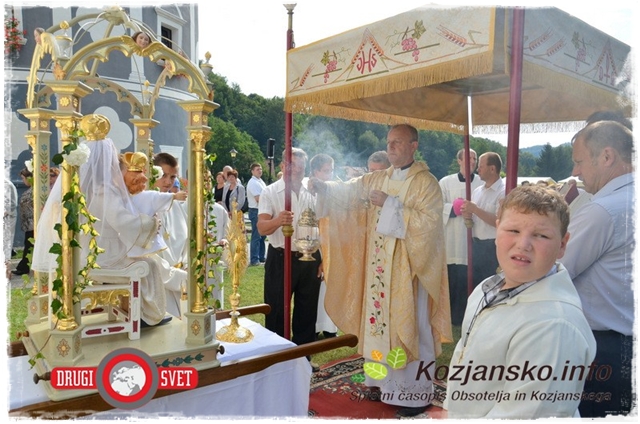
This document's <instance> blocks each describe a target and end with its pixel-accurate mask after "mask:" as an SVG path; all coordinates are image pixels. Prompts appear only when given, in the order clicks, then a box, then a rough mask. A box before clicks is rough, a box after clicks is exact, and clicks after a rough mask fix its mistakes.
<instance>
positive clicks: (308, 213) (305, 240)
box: [293, 207, 320, 261]
mask: <svg viewBox="0 0 640 424" xmlns="http://www.w3.org/2000/svg"><path fill="white" fill-rule="evenodd" d="M297 227H298V228H297V229H296V231H295V234H294V239H293V242H294V243H295V245H296V246H297V247H298V249H299V250H300V252H302V257H301V258H300V260H301V261H315V258H314V257H313V256H311V255H313V254H314V253H315V252H316V251H317V250H318V247H320V229H319V228H318V219H317V218H316V213H315V212H314V211H313V209H311V208H310V207H308V208H306V209H305V210H304V211H303V212H302V214H301V215H300V219H299V220H298V226H297Z"/></svg>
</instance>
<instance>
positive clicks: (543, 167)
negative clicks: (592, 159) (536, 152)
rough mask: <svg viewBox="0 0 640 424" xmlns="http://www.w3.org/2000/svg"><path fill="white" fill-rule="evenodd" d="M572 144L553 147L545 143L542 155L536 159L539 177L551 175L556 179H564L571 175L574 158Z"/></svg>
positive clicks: (536, 169) (536, 170)
mask: <svg viewBox="0 0 640 424" xmlns="http://www.w3.org/2000/svg"><path fill="white" fill-rule="evenodd" d="M571 150H572V149H571V146H570V145H568V144H563V145H561V146H558V147H552V146H551V144H549V143H547V144H545V146H544V148H543V149H542V152H540V157H538V159H537V160H536V166H535V172H536V174H537V176H539V177H551V178H553V179H554V180H555V181H559V180H562V179H564V178H567V177H569V176H570V175H571V171H572V170H573V160H572V158H571Z"/></svg>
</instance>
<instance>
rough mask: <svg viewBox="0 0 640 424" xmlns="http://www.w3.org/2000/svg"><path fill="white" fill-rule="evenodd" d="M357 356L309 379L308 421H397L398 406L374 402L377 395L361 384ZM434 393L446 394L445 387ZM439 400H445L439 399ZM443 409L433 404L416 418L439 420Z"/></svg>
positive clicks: (340, 361)
mask: <svg viewBox="0 0 640 424" xmlns="http://www.w3.org/2000/svg"><path fill="white" fill-rule="evenodd" d="M363 363H364V359H363V358H362V357H361V356H360V355H355V356H352V357H349V358H345V359H341V360H339V361H336V362H333V363H330V364H327V365H325V366H323V367H322V368H321V369H320V370H319V371H318V372H315V373H313V375H312V377H311V393H310V395H309V417H312V418H351V419H367V418H398V416H397V415H396V412H397V410H398V407H397V406H393V405H388V404H386V403H382V402H380V401H377V399H376V398H377V395H376V394H374V393H372V392H371V390H370V389H369V388H368V387H367V386H365V385H364V384H362V383H361V381H363V380H364V373H363V371H362V364H363ZM435 389H436V392H443V391H446V388H445V386H444V384H436V386H435ZM439 398H440V399H442V398H444V396H439ZM441 414H442V405H441V404H440V403H439V402H434V405H431V406H430V407H429V408H427V411H426V412H425V413H423V414H420V415H418V416H416V417H415V418H440V417H441Z"/></svg>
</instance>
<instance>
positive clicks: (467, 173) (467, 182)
mask: <svg viewBox="0 0 640 424" xmlns="http://www.w3.org/2000/svg"><path fill="white" fill-rule="evenodd" d="M471 108H472V101H471V96H467V120H466V121H467V123H466V125H465V126H464V189H465V199H467V200H469V201H470V200H471V143H470V136H469V133H470V130H471V125H472V117H473V111H472V110H471ZM464 224H465V226H466V227H467V294H469V295H470V294H471V292H472V291H473V244H472V243H473V232H472V228H473V220H471V219H469V220H467V219H465V220H464Z"/></svg>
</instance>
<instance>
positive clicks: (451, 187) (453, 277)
mask: <svg viewBox="0 0 640 424" xmlns="http://www.w3.org/2000/svg"><path fill="white" fill-rule="evenodd" d="M469 157H470V161H469V172H470V173H471V176H470V180H471V181H470V186H471V191H472V192H473V190H475V189H476V188H478V187H480V186H481V185H482V181H481V180H480V178H479V177H478V175H477V174H475V172H474V171H475V170H476V163H477V153H476V152H475V151H474V150H470V151H469ZM457 159H458V166H459V168H460V171H459V172H457V173H455V174H451V175H447V176H446V177H443V178H442V179H441V180H440V181H439V184H440V188H441V189H442V201H443V202H444V209H443V210H442V221H443V223H444V234H445V241H446V246H447V270H448V274H449V297H450V300H451V323H452V324H453V325H460V324H462V318H464V310H465V308H466V306H467V298H468V297H469V294H470V293H469V292H468V290H467V256H468V255H467V227H466V225H465V223H464V218H463V217H462V216H461V215H457V214H456V208H454V206H453V203H454V201H456V199H465V198H466V183H465V169H464V168H465V160H464V159H465V156H464V149H460V150H459V151H458V154H457ZM457 212H458V213H459V212H460V211H459V210H457Z"/></svg>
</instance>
